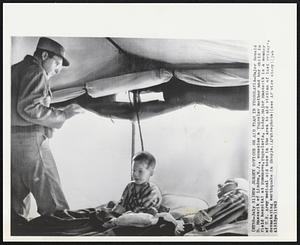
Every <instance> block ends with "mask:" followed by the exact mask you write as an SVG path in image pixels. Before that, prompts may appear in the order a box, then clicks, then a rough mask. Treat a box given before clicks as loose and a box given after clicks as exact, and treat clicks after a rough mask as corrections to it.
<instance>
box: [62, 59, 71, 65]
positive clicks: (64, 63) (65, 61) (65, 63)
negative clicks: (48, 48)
mask: <svg viewBox="0 0 300 245" xmlns="http://www.w3.org/2000/svg"><path fill="white" fill-rule="evenodd" d="M62 58H63V63H62V65H63V66H69V65H70V62H69V61H68V60H67V59H66V58H65V57H62Z"/></svg>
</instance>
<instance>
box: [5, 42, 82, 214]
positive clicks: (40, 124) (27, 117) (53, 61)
mask: <svg viewBox="0 0 300 245" xmlns="http://www.w3.org/2000/svg"><path fill="white" fill-rule="evenodd" d="M66 66H69V62H68V60H67V59H66V58H65V49H64V47H63V46H61V45H60V44H59V43H57V42H56V41H54V40H52V39H49V38H45V37H42V38H40V39H39V41H38V44H37V47H36V51H35V53H34V55H33V56H31V55H27V56H25V58H24V59H23V60H22V61H21V62H19V63H17V64H15V65H13V66H12V68H11V69H12V70H11V82H12V85H11V208H12V214H13V217H19V216H22V217H24V218H26V217H27V216H28V212H29V204H30V200H29V198H28V197H29V196H28V195H29V193H30V192H31V193H32V194H33V196H34V198H35V200H36V203H37V208H38V212H39V214H41V215H51V214H53V213H54V212H55V211H57V210H64V209H68V208H69V205H68V202H67V200H66V198H65V196H64V193H63V191H62V188H61V184H60V179H59V175H58V172H57V168H56V164H55V161H54V158H53V156H52V153H51V151H50V148H49V144H48V138H49V137H51V136H52V131H53V129H54V128H61V127H62V125H63V124H64V122H65V121H66V120H67V119H69V118H71V117H73V116H74V115H76V114H78V113H80V112H82V109H81V107H80V106H79V105H77V104H71V105H69V106H67V107H64V108H60V109H56V108H53V107H51V106H50V102H51V90H50V81H49V79H50V78H51V77H52V76H54V75H56V74H58V73H59V72H60V71H61V69H62V67H66Z"/></svg>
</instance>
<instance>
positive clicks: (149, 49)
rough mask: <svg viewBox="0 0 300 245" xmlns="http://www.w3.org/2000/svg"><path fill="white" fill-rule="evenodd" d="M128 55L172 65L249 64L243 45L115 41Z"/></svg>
mask: <svg viewBox="0 0 300 245" xmlns="http://www.w3.org/2000/svg"><path fill="white" fill-rule="evenodd" d="M113 40H114V41H115V42H116V43H117V44H118V45H119V46H120V47H121V48H122V49H123V50H125V51H127V52H129V53H131V54H136V55H138V56H142V57H145V58H150V59H154V60H159V61H163V62H167V63H171V64H207V63H232V62H241V63H248V46H247V43H246V42H242V41H232V40H229V41H211V40H190V39H188V40H182V39H177V40H176V39H142V38H130V39H129V38H113Z"/></svg>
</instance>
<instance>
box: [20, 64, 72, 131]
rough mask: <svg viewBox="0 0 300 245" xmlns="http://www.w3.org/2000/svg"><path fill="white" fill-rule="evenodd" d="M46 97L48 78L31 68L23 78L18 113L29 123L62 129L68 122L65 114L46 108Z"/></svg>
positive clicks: (41, 72)
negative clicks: (44, 102)
mask: <svg viewBox="0 0 300 245" xmlns="http://www.w3.org/2000/svg"><path fill="white" fill-rule="evenodd" d="M46 97H47V87H46V78H45V76H44V74H43V71H41V70H38V69H36V68H35V67H30V68H29V69H28V70H27V71H26V73H25V74H23V77H22V78H21V84H20V90H19V96H18V101H17V112H18V113H19V115H20V116H21V117H22V118H24V119H25V120H26V121H28V122H32V123H34V124H39V125H43V126H46V127H49V128H60V127H62V125H63V123H64V122H65V120H66V117H65V114H64V112H63V111H61V110H59V109H55V108H53V107H47V106H45V105H44V104H43V101H44V100H45V99H46Z"/></svg>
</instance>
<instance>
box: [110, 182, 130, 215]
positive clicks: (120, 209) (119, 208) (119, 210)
mask: <svg viewBox="0 0 300 245" xmlns="http://www.w3.org/2000/svg"><path fill="white" fill-rule="evenodd" d="M129 189H130V183H129V184H128V185H127V186H126V187H125V189H124V191H123V194H122V197H121V199H120V201H119V202H118V203H117V205H116V206H114V208H113V209H112V213H113V214H115V215H120V214H123V213H125V212H126V209H125V202H126V200H127V199H128V196H129Z"/></svg>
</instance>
